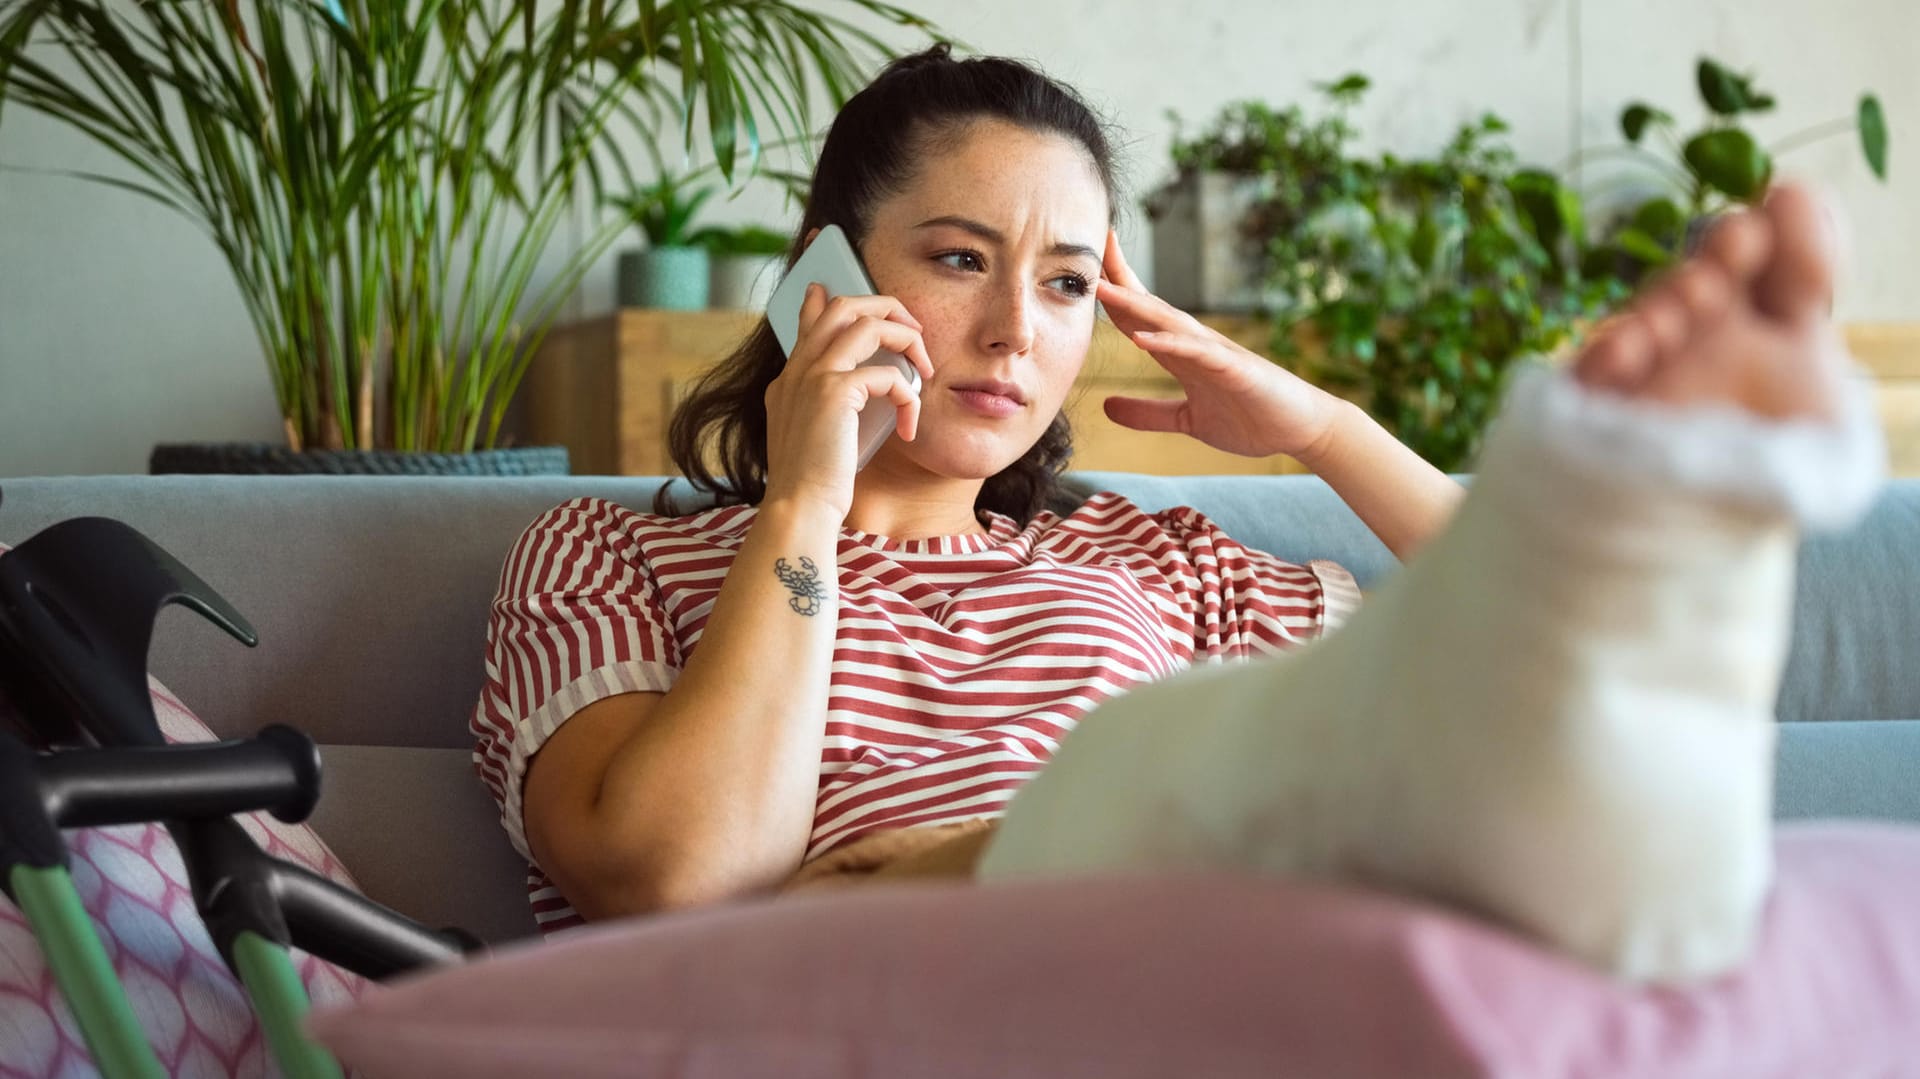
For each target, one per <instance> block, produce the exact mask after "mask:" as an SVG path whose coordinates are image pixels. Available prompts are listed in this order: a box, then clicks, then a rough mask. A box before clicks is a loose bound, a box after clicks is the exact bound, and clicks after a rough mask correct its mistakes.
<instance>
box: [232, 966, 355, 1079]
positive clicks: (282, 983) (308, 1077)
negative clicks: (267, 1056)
mask: <svg viewBox="0 0 1920 1079" xmlns="http://www.w3.org/2000/svg"><path fill="white" fill-rule="evenodd" d="M233 962H234V966H236V967H238V968H239V970H240V983H241V984H242V985H244V986H246V987H247V996H249V997H251V998H252V999H253V1010H254V1012H255V1014H257V1015H259V1016H260V1026H261V1027H262V1028H263V1029H264V1030H266V1032H267V1044H268V1045H270V1046H272V1047H273V1056H274V1059H275V1060H278V1061H279V1062H280V1070H282V1071H284V1072H285V1073H286V1074H287V1076H288V1079H341V1073H340V1065H339V1064H338V1063H336V1062H335V1061H334V1059H333V1057H331V1056H329V1055H328V1054H327V1051H326V1050H324V1049H322V1048H320V1047H319V1046H318V1045H315V1044H314V1043H313V1042H312V1041H311V1040H310V1039H308V1037H307V1035H306V1033H305V1032H304V1031H302V1030H301V1029H300V1022H301V1020H303V1019H305V1018H306V1015H307V1009H308V1007H309V1005H310V1004H311V1002H310V1001H309V1000H308V999H307V990H306V987H305V986H303V985H301V984H300V975H299V973H298V972H297V971H295V970H294V969H293V960H292V959H291V958H290V957H288V955H287V950H286V949H285V948H283V947H281V946H280V945H278V944H275V943H274V942H272V941H270V940H268V939H267V938H265V937H263V936H261V935H260V934H258V933H255V932H253V931H252V930H243V931H242V932H240V933H239V934H237V935H236V936H235V937H234V938H233Z"/></svg>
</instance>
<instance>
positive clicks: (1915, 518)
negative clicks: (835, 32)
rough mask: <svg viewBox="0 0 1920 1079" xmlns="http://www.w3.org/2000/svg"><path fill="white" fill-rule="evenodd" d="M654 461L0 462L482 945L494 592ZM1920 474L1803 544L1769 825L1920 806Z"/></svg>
mask: <svg viewBox="0 0 1920 1079" xmlns="http://www.w3.org/2000/svg"><path fill="white" fill-rule="evenodd" d="M660 482H661V481H659V480H657V479H644V478H619V477H573V478H556V479H512V480H499V479H446V480H432V479H420V478H338V477H298V478H248V477H185V476H182V477H145V476H138V477H77V478H57V479H12V480H0V493H3V494H4V501H3V502H0V542H6V543H18V542H20V541H21V540H23V539H25V538H27V537H28V536H30V535H32V534H33V533H34V532H36V531H38V530H39V529H41V528H43V527H45V526H47V525H49V524H52V523H53V522H55V521H58V520H62V519H64V518H67V517H74V516H88V515H93V516H107V517H114V518H117V519H119V520H122V521H125V522H127V523H128V524H131V525H133V526H134V527H136V528H138V529H140V530H141V531H143V532H145V533H147V534H148V535H149V536H151V537H153V538H154V539H155V540H157V541H158V542H160V543H161V544H162V545H163V546H165V547H166V548H167V549H169V550H170V551H172V552H173V553H174V554H175V555H177V556H178V557H179V558H180V559H181V560H182V561H184V562H185V563H186V564H187V565H189V566H191V567H193V569H194V570H195V571H197V572H198V573H199V574H200V575H201V576H202V577H204V578H205V579H206V580H207V581H208V582H209V583H210V584H212V585H213V586H214V587H215V588H217V589H219V590H220V591H221V592H222V593H223V594H224V595H226V596H227V598H228V599H230V600H232V601H233V602H234V603H235V604H236V605H237V606H238V607H239V608H240V610H241V611H242V612H243V613H244V614H245V615H246V616H247V618H248V619H249V620H250V621H251V622H252V623H253V625H254V627H255V628H256V629H257V630H258V631H259V634H260V646H259V648H258V649H257V650H253V651H249V650H248V649H246V648H244V647H242V646H240V645H239V644H237V643H235V642H234V641H233V640H231V639H230V638H227V637H225V636H224V635H222V634H221V633H220V632H219V631H217V630H216V629H214V628H213V627H212V626H211V625H210V624H208V623H206V622H204V621H201V620H199V619H198V618H196V617H194V616H192V615H190V614H188V613H187V612H185V611H183V610H179V609H173V610H169V611H168V612H167V613H166V614H165V615H163V616H162V620H161V624H160V626H159V629H158V631H157V634H156V640H155V643H154V647H153V651H152V655H151V657H150V669H151V670H152V671H153V673H154V674H156V675H157V676H158V677H159V678H160V679H161V680H162V681H164V682H166V683H167V684H168V685H169V686H171V688H172V689H173V690H174V691H175V692H176V693H178V694H179V695H180V696H181V698H182V699H184V700H185V701H186V702H187V703H188V704H189V705H191V706H192V707H193V708H194V709H195V710H196V711H198V712H199V714H200V716H201V717H202V718H203V719H205V720H206V722H207V723H208V724H209V725H210V726H211V727H213V728H214V729H215V730H216V731H218V732H220V733H221V734H223V735H239V734H247V733H251V732H252V731H253V730H255V729H257V728H258V727H260V726H262V725H264V724H266V723H269V722H282V723H290V724H292V725H294V726H297V727H299V728H301V729H303V730H305V731H307V732H308V733H310V734H312V735H313V736H314V738H315V739H316V740H317V741H319V742H320V743H321V744H322V752H323V758H324V762H325V780H324V787H323V794H322V797H321V800H320V807H319V810H318V812H317V813H316V815H315V818H314V824H315V827H316V828H317V829H318V830H319V832H320V833H321V835H322V836H323V837H325V838H326V840H327V841H328V842H329V843H330V844H331V846H332V847H333V849H334V850H335V852H336V853H338V854H339V856H340V857H341V859H342V860H344V861H345V862H346V864H347V866H348V867H349V868H350V869H351V870H352V871H353V872H354V874H355V875H356V876H357V877H358V878H359V880H360V882H361V884H362V885H363V886H364V887H365V889H366V890H367V892H368V893H369V894H370V895H372V896H373V897H374V898H376V899H378V900H380V901H382V902H384V903H387V904H388V905H390V906H393V907H395V908H397V909H399V910H402V911H405V912H406V913H408V914H411V915H413V916H414V917H416V918H419V919H421V920H423V921H425V922H427V923H428V924H430V925H459V926H463V927H465V928H467V929H469V930H471V931H473V932H475V933H477V934H479V935H480V936H481V937H483V938H485V939H487V940H490V941H503V940H508V939H512V938H515V937H521V936H527V935H530V934H532V933H533V931H534V930H533V922H532V919H531V916H530V915H529V914H528V911H527V906H526V900H525V870H526V867H525V864H524V863H523V862H522V861H521V860H520V859H519V858H518V857H517V856H516V855H515V854H514V853H513V852H512V850H511V848H510V847H509V846H508V844H507V841H506V837H505V834H504V833H503V832H502V831H501V830H500V827H499V825H498V823H497V817H496V814H495V810H494V806H493V803H492V801H491V800H490V799H489V798H488V796H487V794H486V793H485V790H484V788H482V786H481V785H480V783H479V781H478V780H477V779H476V778H475V777H474V774H473V771H472V768H471V765H470V761H469V754H468V736H467V727H466V724H467V716H468V714H469V712H470V711H471V709H472V707H473V703H474V700H475V696H476V694H477V692H478V690H479V687H480V683H481V658H482V646H483V641H484V638H485V628H486V619H487V605H488V602H489V600H490V599H491V597H492V595H493V592H494V589H495V586H496V584H497V581H498V578H499V573H500V567H501V561H502V559H503V557H504V555H505V554H506V551H507V549H508V547H509V546H510V545H511V544H512V542H513V540H514V538H515V537H516V536H517V535H518V534H519V533H520V531H521V529H522V528H524V527H525V526H526V525H527V523H528V522H530V521H531V520H532V519H533V518H534V517H535V516H536V515H538V514H539V513H540V512H541V511H543V510H545V509H547V508H548V507H550V506H553V505H555V504H557V503H559V502H561V501H564V500H565V499H567V498H570V497H573V496H576V495H597V496H603V497H607V498H611V499H614V500H616V501H620V502H623V503H625V504H627V505H630V506H634V507H636V508H642V509H644V508H647V507H649V506H650V504H651V499H652V497H653V494H654V492H655V490H656V489H657V488H658V487H659V485H660ZM1074 486H1075V489H1076V490H1077V491H1078V492H1079V493H1080V495H1081V496H1084V494H1085V493H1086V492H1088V491H1091V490H1099V489H1110V490H1117V491H1120V492H1121V493H1123V494H1126V495H1128V496H1130V497H1132V498H1133V499H1134V500H1135V501H1137V502H1139V503H1140V504H1141V505H1144V506H1148V507H1161V506H1169V505H1177V504H1187V505H1192V506H1195V507H1198V508H1199V509H1200V510H1202V511H1203V512H1205V513H1207V514H1209V515H1210V516H1212V517H1213V518H1214V519H1215V520H1217V521H1219V522H1220V523H1221V524H1222V526H1224V527H1225V528H1226V529H1227V530H1228V531H1229V532H1230V533H1232V534H1233V535H1235V536H1237V537H1239V538H1241V539H1243V540H1245V541H1246V542H1248V543H1251V544H1253V545H1255V546H1258V547H1262V548H1264V549H1266V550H1270V551H1272V552H1274V553H1276V554H1279V555H1281V556H1283V557H1287V558H1293V559H1305V558H1309V557H1320V558H1332V559H1335V560H1337V561H1339V562H1342V563H1343V564H1345V565H1347V566H1348V567H1349V568H1351V569H1352V570H1353V571H1354V573H1355V575H1356V576H1357V577H1358V578H1359V580H1360V582H1361V584H1362V586H1363V587H1370V586H1371V585H1372V584H1373V583H1375V582H1377V581H1378V580H1379V579H1380V578H1381V577H1382V575H1384V574H1386V573H1388V572H1390V571H1391V569H1392V567H1393V564H1394V563H1393V559H1392V557H1391V556H1390V555H1388V553H1387V552H1386V550H1385V549H1384V548H1382V547H1381V546H1380V544H1379V543H1378V541H1376V540H1375V539H1373V537H1372V536H1371V535H1370V534H1369V533H1368V532H1367V531H1366V529H1365V528H1364V527H1363V526H1362V525H1361V524H1360V522H1359V521H1358V520H1357V519H1356V518H1355V517H1354V516H1353V515H1352V514H1351V513H1350V512H1349V511H1348V510H1347V509H1346V508H1345V506H1344V505H1343V504H1342V503H1341V502H1340V501H1339V499H1338V498H1337V497H1335V496H1334V495H1333V493H1332V492H1331V491H1330V490H1328V489H1327V488H1326V486H1325V485H1323V484H1322V483H1320V481H1318V480H1316V479H1312V478H1305V477H1260V478H1246V477H1182V478H1161V477H1149V476H1139V475H1129V474H1083V475H1080V476H1076V477H1074ZM1916 541H1920V480H1916V481H1905V482H1898V483H1896V484H1894V485H1893V486H1891V487H1890V488H1889V489H1888V491H1887V493H1886V495H1885V497H1884V498H1883V499H1882V501H1881V502H1880V504H1879V505H1878V506H1877V507H1876V509H1875V511H1874V513H1873V515H1872V516H1871V517H1870V518H1869V519H1868V520H1867V521H1866V522H1865V523H1864V524H1863V525H1862V526H1861V527H1860V528H1858V529H1856V530H1854V531H1853V532H1851V533H1848V534H1846V535H1843V536H1828V537H1818V538H1815V539H1813V540H1811V541H1810V542H1809V543H1808V544H1807V545H1806V546H1805V547H1804V548H1803V550H1802V554H1801V574H1800V579H1799V597H1798V609H1797V614H1796V624H1795V633H1794V640H1793V650H1792V655H1791V658H1790V661H1789V665H1788V670H1787V676H1786V680H1785V683H1784V685H1783V687H1782V692H1781V697H1780V706H1779V713H1780V718H1781V719H1782V721H1783V723H1784V726H1783V730H1782V738H1781V745H1780V756H1779V785H1778V797H1777V802H1776V808H1777V812H1778V815H1779V816H1781V817H1783V818H1792V817H1810V816H1863V817H1881V818H1894V819H1905V820H1915V821H1920V665H1916V664H1915V663H1913V662H1912V661H1911V658H1910V652H1911V651H1912V650H1913V649H1914V648H1915V642H1916V641H1920V542H1916Z"/></svg>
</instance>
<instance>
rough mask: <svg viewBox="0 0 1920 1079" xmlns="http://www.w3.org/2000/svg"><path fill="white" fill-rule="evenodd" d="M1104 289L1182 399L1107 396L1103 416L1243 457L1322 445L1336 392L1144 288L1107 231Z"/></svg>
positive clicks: (1313, 452) (1113, 312)
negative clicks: (1182, 394) (1175, 383)
mask: <svg viewBox="0 0 1920 1079" xmlns="http://www.w3.org/2000/svg"><path fill="white" fill-rule="evenodd" d="M1103 270H1104V273H1103V275H1102V278H1101V281H1100V284H1099V289H1098V293H1097V295H1098V297H1099V299H1100V303H1101V304H1102V305H1103V306H1104V307H1105V308H1106V309H1107V317H1108V318H1110V319H1112V320H1113V325H1114V327H1115V328H1116V329H1118V330H1119V331H1120V332H1121V333H1124V334H1126V335H1127V338H1128V339H1129V340H1131V341H1132V342H1133V343H1134V344H1136V345H1138V346H1140V348H1142V349H1144V350H1145V351H1146V352H1147V354H1148V355H1150V356H1152V357H1153V358H1154V360H1156V361H1157V362H1158V363H1159V364H1160V366H1162V367H1164V368H1166V369H1167V371H1168V372H1169V373H1170V374H1172V375H1173V377H1174V378H1175V379H1177V380H1179V382H1180V388H1181V389H1183V390H1185V391H1186V394H1187V395H1186V397H1185V398H1184V399H1181V400H1153V399H1150V398H1143V397H1109V398H1107V400H1106V412H1107V417H1108V418H1109V419H1111V420H1113V421H1114V422H1115V423H1118V424H1120V425H1121V426H1122V427H1131V428H1133V429H1134V430H1136V431H1177V432H1179V433H1181V434H1184V435H1191V436H1192V437H1194V438H1197V439H1199V440H1200V441H1202V442H1204V443H1206V444H1207V445H1209V446H1212V447H1214V448H1215V449H1219V450H1225V451H1226V452H1228V453H1237V454H1240V455H1242V456H1246V457H1270V456H1272V455H1274V454H1276V453H1284V454H1288V455H1290V456H1293V457H1301V458H1311V457H1314V456H1317V455H1318V453H1319V452H1320V451H1322V450H1324V449H1325V448H1326V447H1325V443H1326V441H1327V439H1328V436H1329V435H1330V434H1331V433H1332V431H1333V425H1334V420H1335V418H1336V417H1337V416H1338V415H1339V406H1340V403H1341V402H1340V399H1339V398H1337V397H1334V396H1333V395H1332V394H1330V393H1328V392H1326V391H1325V390H1322V389H1320V388H1319V387H1317V386H1313V385H1310V384H1308V383H1307V382H1305V381H1303V380H1302V379H1300V378H1299V377H1298V376H1296V375H1294V374H1293V373H1292V372H1290V371H1288V370H1286V369H1285V368H1282V367H1280V366H1279V365H1277V364H1274V363H1272V362H1271V361H1269V360H1267V359H1265V358H1264V357H1261V356H1257V355H1255V354H1254V353H1252V352H1249V351H1248V350H1247V349H1245V348H1243V347H1241V346H1240V345H1239V344H1238V343H1237V342H1235V341H1233V340H1232V339H1230V338H1228V337H1227V336H1225V335H1224V334H1221V333H1218V332H1216V331H1214V330H1213V329H1211V328H1209V327H1207V326H1205V325H1203V324H1202V323H1201V322H1200V321H1199V320H1198V319H1196V318H1194V317H1193V316H1192V315H1189V314H1187V313H1186V312H1184V311H1182V310H1180V309H1179V308H1177V307H1175V306H1173V305H1172V304H1170V303H1167V302H1166V301H1165V300H1162V299H1160V298H1159V297H1158V296H1155V295H1153V294H1152V293H1150V292H1148V291H1147V290H1146V288H1145V286H1143V285H1142V284H1141V283H1140V279H1139V278H1138V277H1137V276H1135V275H1134V272H1133V269H1132V267H1130V266H1128V265H1127V260H1126V257H1125V256H1124V255H1122V254H1121V253H1120V238H1119V236H1117V235H1116V234H1115V233H1113V232H1112V231H1111V230H1109V231H1108V233H1107V253H1106V259H1105V262H1104V265H1103Z"/></svg>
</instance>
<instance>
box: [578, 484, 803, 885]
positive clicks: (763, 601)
mask: <svg viewBox="0 0 1920 1079" xmlns="http://www.w3.org/2000/svg"><path fill="white" fill-rule="evenodd" d="M830 516H831V515H830V514H826V513H819V512H811V511H804V510H796V509H792V508H789V507H784V506H771V505H770V506H763V507H762V509H761V511H760V514H759V516H758V518H757V519H756V520H755V522H754V524H753V526H752V528H751V529H750V530H749V532H748V534H747V538H746V540H745V542H744V543H743V544H742V545H741V548H740V552H739V554H738V555H737V556H736V558H735V560H734V564H733V568H732V569H731V570H730V571H729V572H728V574H727V579H726V582H725V583H724V584H723V585H722V587H721V589H720V594H719V596H718V597H717V598H716V599H715V601H714V606H713V611H712V613H711V614H710V615H709V616H708V621H707V625H706V628H705V631H704V632H703V633H702V635H701V639H700V644H699V647H698V648H696V649H694V651H693V653H692V655H691V656H689V657H688V659H687V663H686V666H685V668H684V669H683V670H682V671H681V674H680V677H679V679H678V680H677V681H676V682H675V684H674V686H673V688H672V690H671V691H669V692H668V693H667V694H666V696H665V697H663V698H661V699H660V701H659V704H658V705H657V707H656V708H655V710H654V711H653V713H652V714H651V715H650V716H648V717H647V721H646V722H644V723H641V724H639V725H637V726H636V728H635V729H634V730H633V732H632V733H631V734H630V735H629V736H628V737H627V739H626V741H625V743H624V744H622V745H621V746H620V748H619V749H618V750H617V751H616V752H615V754H614V755H613V757H612V759H611V760H610V761H609V762H608V765H607V770H606V773H605V776H604V778H603V780H602V782H601V786H600V792H599V798H598V800H597V803H596V806H595V811H594V819H595V821H596V824H597V825H598V827H597V828H596V831H598V832H600V834H601V835H602V836H603V837H604V838H605V840H606V841H607V842H609V843H610V844H613V845H614V851H615V852H617V854H618V855H619V856H620V857H622V858H623V859H625V860H626V861H628V862H629V864H632V863H638V864H639V865H640V866H641V867H643V873H644V875H645V876H646V878H647V884H648V886H649V888H651V889H653V890H655V891H656V892H659V893H664V894H663V895H661V894H657V895H655V896H654V899H655V901H656V903H655V904H654V905H670V906H677V905H684V904H685V903H691V902H700V901H705V900H707V899H715V898H721V897H724V896H728V895H734V894H738V893H740V892H743V891H748V890H752V889H754V888H757V887H763V886H769V885H772V884H776V883H778V882H779V881H780V880H782V879H784V878H785V877H786V876H787V875H789V874H791V873H792V872H793V870H794V869H795V868H797V867H798V866H799V864H800V861H801V858H802V856H803V854H804V853H805V850H806V845H807V840H808V837H809V835H810V834H811V832H812V827H813V811H814V801H815V797H816V794H817V791H818V786H819V777H820V751H821V744H822V741H823V740H824V738H825V729H826V710H827V691H828V680H829V674H830V668H831V666H832V661H833V647H834V636H835V624H836V620H837V615H838V609H839V588H838V580H837V577H838V571H837V564H836V548H837V545H838V535H839V523H838V522H837V521H833V520H831V519H829V518H830Z"/></svg>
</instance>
